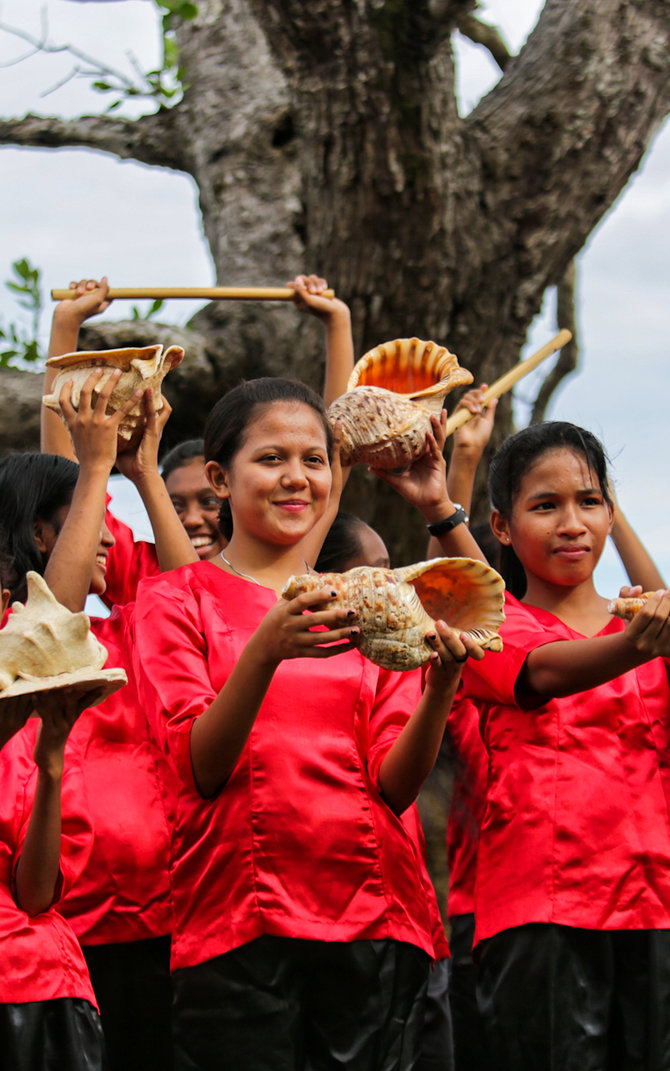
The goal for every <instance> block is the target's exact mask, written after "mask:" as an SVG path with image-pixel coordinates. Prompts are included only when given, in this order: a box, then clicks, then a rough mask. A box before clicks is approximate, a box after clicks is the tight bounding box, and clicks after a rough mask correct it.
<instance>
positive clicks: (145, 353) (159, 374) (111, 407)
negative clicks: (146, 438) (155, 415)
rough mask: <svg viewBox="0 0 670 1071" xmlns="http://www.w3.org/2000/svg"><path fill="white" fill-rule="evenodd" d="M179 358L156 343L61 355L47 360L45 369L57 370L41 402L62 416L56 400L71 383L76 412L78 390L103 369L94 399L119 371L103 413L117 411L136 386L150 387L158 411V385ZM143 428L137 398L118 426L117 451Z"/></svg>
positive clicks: (160, 400) (177, 350) (175, 350)
mask: <svg viewBox="0 0 670 1071" xmlns="http://www.w3.org/2000/svg"><path fill="white" fill-rule="evenodd" d="M183 356H184V351H183V349H182V348H181V346H170V347H169V349H167V350H166V351H165V353H163V347H162V346H161V345H160V344H158V345H156V346H145V347H144V348H143V349H136V348H133V347H130V348H129V349H122V350H82V351H80V352H78V353H65V354H63V355H62V356H61V357H50V358H49V360H48V361H47V367H48V368H57V369H58V374H57V376H56V378H55V379H54V382H53V385H52V388H51V394H48V395H46V396H45V397H44V398H43V399H42V401H43V402H44V405H46V406H48V408H49V409H53V410H54V412H56V413H58V415H59V416H61V417H62V415H63V414H62V412H61V408H60V403H59V401H58V398H59V396H60V392H61V389H62V387H63V384H64V383H65V381H66V380H68V379H71V380H72V404H73V406H74V408H75V409H78V408H79V398H80V395H81V388H82V387H83V386H84V383H85V382H86V380H87V379H88V377H89V376H90V374H91V372H93V371H94V370H95V369H96V368H104V369H105V370H106V372H107V374H106V375H104V376H102V377H101V379H100V382H99V383H98V384H97V390H96V392H94V397H95V394H96V393H97V392H98V391H99V390H101V389H102V388H103V387H104V386H105V384H106V383H107V381H108V380H109V377H110V375H111V374H112V372H113V371H114V370H115V369H116V368H120V369H121V377H120V379H119V381H118V383H117V384H116V386H115V388H114V390H113V391H112V393H111V395H110V397H109V401H108V403H107V412H108V413H114V412H116V410H117V409H120V408H121V406H122V405H125V404H126V402H127V401H128V400H129V399H130V398H131V397H132V395H133V394H134V393H135V391H136V390H138V389H139V388H140V387H143V388H145V389H146V388H147V387H152V388H153V395H154V406H155V408H156V411H157V412H159V411H160V410H161V409H162V408H163V396H162V394H161V389H160V388H161V383H162V382H163V379H164V378H165V376H166V375H167V373H168V372H169V371H170V369H172V368H175V367H176V366H177V365H178V364H179V363H180V362H181V360H182V358H183ZM143 428H144V404H143V400H142V399H140V401H139V402H138V403H137V405H135V406H133V408H132V409H131V410H130V412H129V413H128V415H127V416H126V417H124V420H123V422H122V423H121V425H120V426H119V450H124V449H126V450H127V449H129V448H130V447H131V446H133V445H134V444H135V443H136V442H137V440H138V439H139V438H140V436H141V434H142V429H143Z"/></svg>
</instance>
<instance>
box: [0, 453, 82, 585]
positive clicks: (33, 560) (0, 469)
mask: <svg viewBox="0 0 670 1071" xmlns="http://www.w3.org/2000/svg"><path fill="white" fill-rule="evenodd" d="M78 475H79V465H77V464H76V463H75V462H74V461H68V460H67V458H64V457H58V456H56V455H55V454H11V455H10V456H9V457H6V458H3V460H2V461H0V517H2V523H3V525H4V528H5V533H6V550H7V553H8V554H9V555H10V557H11V558H12V559H13V564H12V568H11V569H10V582H9V585H8V586H9V588H10V591H11V593H12V599H19V600H20V601H21V602H23V601H25V598H26V573H27V572H28V571H29V570H30V569H32V570H34V571H35V572H36V573H40V574H41V573H43V572H44V569H45V566H46V559H45V557H44V555H43V554H42V553H41V552H40V551H39V550H38V547H37V544H36V542H35V531H34V525H35V521H38V520H41V521H46V522H48V523H50V524H55V516H56V514H57V512H58V510H59V509H61V508H62V507H63V506H69V505H70V503H71V501H72V495H73V493H74V489H75V485H76V483H77V477H78Z"/></svg>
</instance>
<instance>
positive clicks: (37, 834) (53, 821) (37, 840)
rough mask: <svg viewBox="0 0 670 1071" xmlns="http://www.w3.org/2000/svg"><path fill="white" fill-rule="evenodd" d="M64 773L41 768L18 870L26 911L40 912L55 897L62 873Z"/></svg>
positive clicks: (20, 901)
mask: <svg viewBox="0 0 670 1071" xmlns="http://www.w3.org/2000/svg"><path fill="white" fill-rule="evenodd" d="M61 780H62V775H61V776H58V775H56V774H49V773H47V772H45V771H43V770H40V771H39V774H38V779H37V788H36V791H35V799H34V801H33V809H32V812H31V815H30V821H29V824H28V831H27V833H26V839H25V842H24V845H23V851H22V852H21V857H20V859H19V862H18V866H17V871H16V899H17V902H18V905H19V907H20V908H21V910H22V911H25V912H26V914H28V915H38V914H39V913H40V912H41V911H46V910H47V909H48V908H49V907H50V906H51V904H52V903H53V901H54V897H55V895H56V886H57V882H58V877H59V874H60V851H61V844H60V840H61Z"/></svg>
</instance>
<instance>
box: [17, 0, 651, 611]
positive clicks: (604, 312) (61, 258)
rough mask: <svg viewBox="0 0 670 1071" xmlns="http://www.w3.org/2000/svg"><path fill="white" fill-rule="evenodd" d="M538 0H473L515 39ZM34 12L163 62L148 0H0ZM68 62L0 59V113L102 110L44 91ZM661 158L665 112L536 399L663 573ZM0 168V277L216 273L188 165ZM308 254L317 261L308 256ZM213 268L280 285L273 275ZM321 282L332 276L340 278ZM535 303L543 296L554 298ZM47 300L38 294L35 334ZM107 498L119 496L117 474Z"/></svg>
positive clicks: (479, 88) (149, 62)
mask: <svg viewBox="0 0 670 1071" xmlns="http://www.w3.org/2000/svg"><path fill="white" fill-rule="evenodd" d="M541 6H542V4H541V0H489V2H486V3H482V5H481V15H482V17H484V18H485V19H487V20H488V21H490V22H493V23H495V24H496V25H497V26H499V28H500V29H501V31H502V32H503V35H504V36H505V38H506V40H507V42H508V43H509V45H510V48H511V49H512V50H513V51H517V50H518V49H519V48H520V47H521V45H522V44H523V41H524V40H525V37H526V36H527V34H528V33H529V31H530V30H531V29H532V26H533V24H534V22H535V20H536V18H537V15H538V12H539V10H540V8H541ZM43 12H46V14H47V17H48V24H49V37H50V40H51V41H52V42H54V43H57V44H63V43H72V44H75V45H76V46H77V47H79V48H80V49H82V50H84V51H86V52H87V53H89V54H90V55H93V56H97V57H104V59H105V60H106V62H107V63H109V64H110V65H111V66H116V67H122V68H123V69H125V70H129V69H130V66H129V59H128V53H129V52H130V51H132V52H133V53H134V55H135V57H136V58H137V61H138V62H139V65H140V67H141V68H142V69H144V70H148V69H150V68H152V67H155V66H157V65H158V63H159V35H158V25H157V22H158V20H157V12H156V8H155V7H154V5H153V4H152V3H150V2H149V0H123V2H119V3H105V4H100V3H73V2H69V0H0V22H4V23H9V24H11V25H13V26H17V27H20V28H21V29H23V30H26V31H28V32H30V33H32V34H34V35H35V36H39V34H40V27H41V19H42V13H43ZM28 52H30V48H29V46H28V45H27V44H26V43H25V42H21V41H18V40H16V39H12V38H11V37H10V36H9V35H7V34H5V33H0V63H7V61H8V60H11V59H14V58H17V57H19V56H24V55H26V54H27V53H28ZM456 52H457V61H458V88H459V95H460V100H461V111H462V112H463V113H464V114H465V113H466V112H467V111H469V110H470V109H471V108H472V107H473V106H474V105H475V104H476V103H477V101H478V100H479V98H480V97H481V96H482V94H483V93H485V92H487V91H488V90H489V89H490V88H491V87H492V86H493V85H495V83H496V81H497V80H498V77H499V72H498V70H497V68H496V66H495V65H494V64H493V62H492V61H491V59H490V57H489V56H488V54H487V53H486V51H485V50H484V49H482V48H480V47H477V46H474V45H472V44H471V43H470V42H469V41H467V40H465V39H462V38H460V37H458V38H457V40H456ZM71 67H72V62H71V60H68V59H67V58H66V57H65V56H63V55H57V56H44V55H40V56H36V57H34V58H31V59H26V60H25V61H24V62H23V63H20V64H17V65H14V66H11V67H4V68H0V114H1V115H3V116H4V117H12V116H21V115H23V114H25V113H26V112H28V111H32V112H34V113H38V114H52V115H54V114H55V115H62V116H64V117H74V116H77V115H81V114H91V113H93V112H100V111H103V110H104V106H105V104H106V103H107V100H106V98H105V97H104V96H102V95H101V94H98V93H96V92H95V91H93V90H91V89H89V88H88V86H87V83H86V80H84V79H76V80H74V81H70V82H68V83H67V85H65V86H63V87H62V88H60V89H58V90H57V91H55V92H53V93H51V94H49V95H48V96H41V94H42V93H43V92H44V91H45V90H47V89H49V88H50V87H52V86H53V85H55V84H56V83H57V82H58V81H59V80H60V79H62V78H63V77H64V76H65V75H66V74H67V73H68V71H69V70H70V69H71ZM133 109H134V110H133ZM140 111H141V108H140V107H138V105H137V104H136V103H134V104H133V105H132V106H126V105H124V107H123V109H121V110H119V111H118V112H117V113H116V114H123V115H128V116H132V115H137V114H139V113H140ZM669 173H670V124H667V123H666V125H665V127H664V128H663V129H662V130H661V132H660V133H659V134H658V135H657V137H656V139H655V142H654V144H653V145H652V148H651V150H650V151H649V152H648V153H647V156H646V158H645V161H644V163H643V166H642V167H641V169H640V170H639V171H638V173H637V174H636V175H635V176H633V178H632V179H631V181H630V182H629V184H628V186H627V188H626V190H625V191H624V192H623V194H622V195H621V196H620V197H619V199H618V201H617V202H616V204H615V206H614V207H613V209H611V210H610V212H609V213H608V215H607V216H606V217H605V219H604V220H603V221H602V222H601V224H600V226H599V227H598V228H597V229H596V231H595V232H594V234H593V235H592V236H591V238H590V240H589V242H588V244H587V246H586V248H585V249H584V250H583V251H582V253H581V254H580V257H579V306H578V321H579V330H580V346H581V361H582V370H581V372H580V373H579V374H578V375H577V376H573V377H572V378H571V379H570V380H569V381H568V382H567V383H566V384H565V385H564V386H563V387H562V388H561V389H560V391H559V393H558V395H557V396H556V397H555V398H554V400H553V402H552V405H551V408H550V411H549V413H548V416H549V417H550V418H555V419H567V420H573V421H574V422H576V423H578V424H583V425H584V426H586V427H588V428H590V429H591V430H592V431H594V432H595V433H596V434H597V435H599V436H600V437H601V438H602V439H603V441H604V443H605V445H606V447H607V449H608V452H609V455H610V457H611V459H612V463H613V464H612V468H613V473H614V477H615V481H616V486H617V493H618V496H619V499H620V501H621V504H622V506H623V507H624V509H625V510H626V512H627V513H628V515H629V518H630V519H631V521H632V522H633V524H634V525H635V526H636V528H637V529H638V531H639V533H640V535H641V536H642V538H643V539H644V541H645V542H646V544H647V546H648V547H649V549H650V550H651V552H652V554H653V555H654V557H655V558H656V560H657V562H658V564H659V566H660V567H661V570H662V571H663V572H664V574H665V576H666V579H669V578H670V504H669V501H668V478H667V458H668V456H669V455H670V431H669V426H668V420H667V416H666V412H665V409H666V404H667V403H666V399H665V390H666V389H667V386H668V383H669V379H668V374H667V371H666V363H667V359H668V338H669V337H670V313H669V312H668V307H669V303H668V297H667V280H668V272H669V260H670V255H669V252H668V249H669V243H668V237H669V233H668V232H669V229H670V228H669V225H668V224H669V218H670V183H669V182H668V178H667V176H668V174H669ZM0 175H1V181H2V196H1V197H0V236H1V239H2V242H1V245H0V252H1V256H0V281H1V280H4V279H7V278H9V275H10V267H11V262H12V261H13V260H15V259H17V258H18V257H20V256H27V257H28V258H29V260H31V262H32V263H33V264H34V265H36V266H38V267H39V268H41V270H42V273H43V280H44V288H45V291H48V290H49V289H50V288H51V287H57V286H67V285H68V283H69V282H70V280H71V279H75V278H81V277H83V276H92V277H95V276H99V275H102V274H107V275H108V276H109V277H110V280H111V281H112V283H116V284H117V285H119V286H132V285H137V286H146V285H151V284H154V285H162V286H178V285H194V286H195V285H209V284H210V283H213V282H214V281H215V280H214V275H213V268H212V264H211V260H210V257H209V253H208V250H207V248H206V245H205V242H204V238H203V235H202V229H201V223H200V217H199V212H198V207H197V190H196V188H195V185H194V183H193V182H192V180H191V179H190V178H189V177H187V176H184V175H180V174H178V173H176V172H172V171H169V170H167V169H163V168H148V167H145V166H143V165H139V164H134V163H132V162H129V161H123V162H122V161H119V160H117V159H116V158H115V157H113V156H109V155H106V154H103V153H98V152H90V151H85V150H58V151H54V150H44V151H43V150H36V149H14V148H11V147H1V148H0ZM305 267H306V268H310V269H311V270H317V271H318V267H319V266H318V265H309V266H308V265H306V266H305ZM221 282H222V283H229V284H231V285H234V284H235V283H240V282H247V283H251V282H258V283H259V284H260V283H267V284H270V285H282V283H283V280H270V279H267V280H234V279H231V280H221ZM332 282H333V283H334V285H335V286H337V280H336V279H335V280H332ZM344 296H346V295H344ZM547 304H548V305H549V306H551V301H550V300H548V302H547ZM49 305H50V302H49ZM129 308H130V303H125V302H124V303H122V302H115V303H114V305H113V306H112V308H111V309H110V310H109V311H108V312H107V313H106V314H105V316H106V318H108V319H119V318H123V317H124V316H127V315H128V313H129ZM195 308H197V303H195V304H192V303H186V302H171V303H168V304H167V305H166V306H165V307H164V309H163V310H161V313H160V318H161V320H165V321H168V322H170V321H171V322H178V323H184V322H186V320H187V319H188V318H189V316H190V315H192V313H193V311H194V310H195ZM49 313H50V308H47V310H46V312H45V315H44V321H43V333H44V336H45V338H46V336H47V335H48V328H49V318H50V317H49ZM0 318H2V320H3V321H4V322H6V321H7V320H9V319H17V318H18V310H17V308H16V306H15V305H14V304H13V302H12V298H11V295H10V294H9V291H7V290H6V289H5V288H4V286H0ZM555 331H556V325H555V321H554V313H553V309H552V308H551V307H549V308H547V309H545V310H543V313H542V314H541V315H540V316H539V317H538V319H537V321H536V323H535V324H534V325H533V327H532V329H531V332H530V334H529V340H528V344H527V347H526V349H525V350H524V355H525V356H527V355H528V354H530V353H531V352H533V351H534V350H535V349H537V348H539V346H540V345H542V344H543V343H544V342H545V341H546V340H547V339H548V338H550V337H551V336H552V335H553V334H555ZM440 341H446V342H447V343H448V339H447V340H440ZM536 389H537V386H536V385H534V384H533V380H532V377H529V378H528V379H527V380H524V381H523V383H522V384H521V385H520V388H519V391H518V398H517V411H518V418H519V422H520V423H523V422H525V415H526V412H527V407H526V406H524V399H532V398H533V396H534V394H535V391H536ZM196 430H197V429H194V433H195V432H196ZM115 501H116V503H117V509H118V506H119V505H120V503H121V499H120V492H119V490H118V488H117V489H115ZM123 501H124V507H123V508H124V510H125V509H134V507H132V506H130V505H128V506H126V505H125V496H123ZM134 518H137V521H136V523H137V527H138V530H141V531H142V532H143V529H142V522H141V520H140V519H139V516H138V515H137V514H135V513H133V519H134ZM131 523H133V521H131ZM621 582H623V574H622V572H621V570H620V567H619V565H618V562H617V559H616V555H615V553H614V552H613V551H610V552H607V553H606V555H605V557H604V558H603V562H602V563H601V565H600V567H599V587H600V590H601V591H602V592H603V593H604V594H612V593H613V592H614V591H615V590H616V589H617V588H618V586H619V584H620V583H621Z"/></svg>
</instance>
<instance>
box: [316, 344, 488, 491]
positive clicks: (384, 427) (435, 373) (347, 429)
mask: <svg viewBox="0 0 670 1071" xmlns="http://www.w3.org/2000/svg"><path fill="white" fill-rule="evenodd" d="M472 379H473V376H472V373H471V372H468V371H467V370H466V369H465V368H461V367H460V365H459V363H458V358H457V357H456V356H455V355H454V354H453V353H450V352H449V350H447V349H445V347H444V346H438V344H437V343H436V342H423V341H421V339H418V338H397V339H395V341H394V342H383V343H382V344H381V345H380V346H376V347H375V349H373V350H370V351H369V352H368V353H366V354H364V355H363V357H361V359H360V361H358V362H357V364H356V365H355V367H354V369H353V371H352V373H351V375H350V377H349V382H348V383H347V393H346V394H343V395H342V396H341V397H340V398H337V399H336V400H335V401H334V402H333V404H332V405H331V406H330V408H329V409H328V418H329V420H330V422H331V423H332V424H333V425H334V424H335V421H336V420H338V419H339V420H341V421H342V455H341V456H342V462H343V464H345V465H355V464H357V463H358V462H359V461H362V462H365V464H367V465H371V466H372V467H373V468H378V469H387V470H390V471H393V470H402V469H406V468H408V467H409V465H411V464H412V462H413V461H415V460H416V458H418V457H421V455H422V454H424V453H425V452H426V436H427V434H428V432H429V431H430V418H431V415H433V414H439V412H440V410H441V409H442V403H443V401H444V399H445V397H446V395H447V394H449V392H450V391H452V390H454V389H455V388H456V387H461V386H465V385H466V384H468V383H472Z"/></svg>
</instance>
